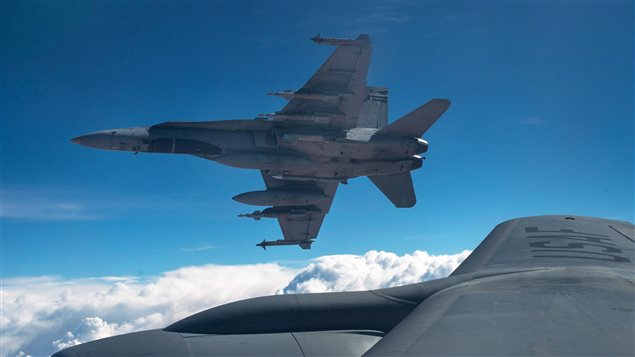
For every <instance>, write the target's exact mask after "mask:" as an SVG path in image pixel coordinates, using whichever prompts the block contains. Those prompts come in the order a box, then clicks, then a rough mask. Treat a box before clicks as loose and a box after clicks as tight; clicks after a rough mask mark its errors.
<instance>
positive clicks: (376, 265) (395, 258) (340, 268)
mask: <svg viewBox="0 0 635 357" xmlns="http://www.w3.org/2000/svg"><path fill="white" fill-rule="evenodd" d="M469 254H470V251H468V250H464V251H463V252H461V253H459V254H453V255H429V254H428V253H427V252H424V251H420V250H417V251H415V252H414V253H412V254H405V255H402V256H399V255H397V254H395V253H390V252H378V251H375V250H372V251H370V252H368V253H366V254H364V255H361V256H360V255H329V256H324V257H320V258H317V259H315V260H314V261H313V262H311V263H310V264H309V265H308V266H307V267H306V268H304V269H303V270H302V271H301V272H300V273H298V274H297V275H296V276H295V277H294V278H293V280H291V282H290V283H289V284H288V285H287V286H286V287H285V288H284V289H283V290H282V292H284V293H285V294H297V293H317V292H329V291H353V290H368V289H379V288H386V287H391V286H399V285H405V284H414V283H418V282H421V281H424V280H430V279H437V278H442V277H446V276H448V275H450V273H451V272H452V271H453V270H454V269H456V267H458V266H459V264H460V263H461V262H462V261H463V260H464V259H465V258H467V256H468V255H469Z"/></svg>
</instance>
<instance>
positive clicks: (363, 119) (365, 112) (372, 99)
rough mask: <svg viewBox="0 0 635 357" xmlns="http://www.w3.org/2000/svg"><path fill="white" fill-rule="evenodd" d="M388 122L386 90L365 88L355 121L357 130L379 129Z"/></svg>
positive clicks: (382, 88)
mask: <svg viewBox="0 0 635 357" xmlns="http://www.w3.org/2000/svg"><path fill="white" fill-rule="evenodd" d="M387 122H388V89H387V88H384V87H367V89H366V98H365V99H364V102H363V103H362V107H361V109H360V112H359V119H358V120H357V127H358V128H377V129H381V128H383V127H385V126H386V123H387Z"/></svg>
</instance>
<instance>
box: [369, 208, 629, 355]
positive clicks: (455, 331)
mask: <svg viewBox="0 0 635 357" xmlns="http://www.w3.org/2000/svg"><path fill="white" fill-rule="evenodd" d="M634 228H635V227H634V226H633V225H632V224H629V223H626V222H618V221H609V220H603V219H595V218H590V217H578V216H540V217H528V218H524V219H515V220H511V221H507V222H504V223H502V224H500V225H498V226H497V227H496V228H495V229H494V230H493V231H492V232H491V233H490V234H489V236H488V237H487V238H486V239H485V240H484V241H483V242H482V243H481V244H480V245H479V246H478V247H477V248H476V250H475V251H474V252H473V253H472V254H471V255H470V256H469V257H468V258H467V259H466V260H465V261H464V262H463V263H462V264H461V265H460V266H459V267H458V268H457V269H456V270H455V271H454V272H453V273H452V275H451V277H450V278H448V279H452V278H459V277H469V279H470V280H469V281H467V282H464V283H461V284H457V285H455V286H453V287H451V288H448V289H445V290H442V291H440V292H438V293H436V294H434V295H432V296H431V297H430V298H428V299H425V300H423V301H422V302H421V303H420V304H419V305H418V306H417V307H416V308H415V309H414V310H413V311H412V312H411V313H410V314H409V315H408V316H407V317H406V318H404V319H403V321H401V322H400V323H399V324H398V325H396V326H395V327H394V328H392V329H391V330H390V332H389V333H388V334H386V336H384V338H383V339H382V340H380V341H379V342H378V343H377V344H376V345H375V346H374V347H373V348H371V349H370V350H369V351H368V352H367V353H366V354H365V355H367V356H386V355H391V356H420V355H431V356H438V355H454V356H464V355H471V356H491V355H500V356H510V355H549V356H554V355H567V356H588V355H594V356H599V355H602V356H622V355H632V354H633V351H635V343H634V339H635V337H634V336H635V333H634V331H635V319H634V318H633V316H634V315H633V309H634V307H635V270H634V266H633V261H634V260H635V254H634V249H633V248H634V239H635V229H634Z"/></svg>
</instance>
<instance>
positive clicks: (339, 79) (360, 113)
mask: <svg viewBox="0 0 635 357" xmlns="http://www.w3.org/2000/svg"><path fill="white" fill-rule="evenodd" d="M314 41H315V42H317V43H319V44H331V45H335V46H337V48H336V50H335V52H334V53H333V54H332V55H331V56H330V57H329V58H328V59H327V61H326V62H325V63H324V64H323V65H322V67H320V69H319V70H318V71H317V72H316V73H315V74H314V75H313V76H312V77H311V78H310V79H309V81H308V82H307V83H306V84H305V85H304V86H303V87H302V88H301V89H299V90H298V91H295V92H292V91H284V92H275V93H270V94H271V95H274V96H278V97H281V98H284V99H286V100H288V103H287V105H286V106H285V107H284V108H283V109H282V110H280V111H278V112H276V113H271V114H266V115H259V116H258V117H257V118H256V119H255V120H251V119H248V120H244V119H243V120H222V121H210V122H167V123H162V124H157V125H153V126H149V127H136V128H125V129H114V130H104V131H99V132H94V133H91V134H88V135H84V136H81V137H77V138H75V139H73V141H74V142H75V143H78V144H81V145H85V146H89V147H94V148H99V149H106V150H117V151H132V152H135V153H139V152H149V153H163V154H186V155H194V156H197V157H201V158H205V159H208V160H213V161H215V162H218V163H220V164H223V165H227V166H230V167H235V168H241V169H255V170H260V171H261V174H262V176H263V180H264V181H265V185H266V186H267V188H266V189H265V190H263V191H255V192H247V193H243V194H240V195H237V196H235V197H234V199H236V200H237V201H239V202H241V203H245V204H250V205H257V206H270V207H269V209H265V210H264V211H255V212H253V213H251V214H244V215H241V216H242V217H250V218H255V219H260V218H277V219H278V222H279V223H280V227H281V228H282V232H283V235H284V239H282V240H277V241H273V242H267V241H263V242H262V243H261V244H259V246H261V247H263V248H265V247H266V246H270V245H299V246H300V247H302V248H305V249H308V248H310V247H311V244H312V243H313V240H314V239H315V238H316V237H317V235H318V232H319V229H320V227H321V224H322V221H323V219H324V216H325V215H326V214H327V213H328V211H329V209H330V206H331V203H332V201H333V198H334V196H335V192H336V190H337V187H338V185H339V184H340V183H347V182H348V180H349V179H352V178H355V177H360V176H367V177H369V179H370V180H371V181H372V182H373V183H374V184H375V185H376V186H377V187H378V188H379V189H380V190H381V191H382V192H383V193H384V194H385V195H386V197H387V198H388V199H389V200H390V201H391V202H392V203H393V204H394V205H395V206H396V207H412V206H413V205H414V204H415V203H416V197H415V193H414V188H413V184H412V179H411V176H410V171H412V170H416V169H418V168H420V167H422V165H423V157H422V156H421V154H423V153H425V152H426V151H427V150H428V142H427V141H425V140H423V139H422V138H421V136H422V135H423V134H424V133H425V132H426V130H427V129H429V128H430V126H432V124H434V122H435V121H436V120H437V119H438V118H439V117H440V116H441V115H442V114H443V112H444V111H445V110H446V109H447V108H448V106H449V101H447V100H443V99H433V100H431V101H429V102H428V103H426V104H424V105H422V106H420V107H419V108H417V109H415V110H414V111H412V112H411V113H410V114H408V115H406V116H404V117H403V118H401V119H399V120H397V121H395V122H393V123H391V124H390V125H388V124H387V110H388V107H387V105H388V104H387V103H388V90H387V89H386V88H383V87H371V86H367V85H366V77H367V72H368V64H369V61H370V52H371V47H370V38H369V37H368V36H367V35H361V36H359V37H358V38H357V39H353V40H344V39H325V38H319V41H318V40H315V39H314ZM265 211H266V213H264V214H263V213H262V212H265Z"/></svg>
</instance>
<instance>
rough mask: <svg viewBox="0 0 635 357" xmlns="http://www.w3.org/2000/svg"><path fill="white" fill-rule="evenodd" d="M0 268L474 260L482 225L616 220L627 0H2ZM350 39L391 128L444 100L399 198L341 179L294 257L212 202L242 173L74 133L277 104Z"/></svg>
mask: <svg viewBox="0 0 635 357" xmlns="http://www.w3.org/2000/svg"><path fill="white" fill-rule="evenodd" d="M1 13H2V15H1V16H2V24H1V26H2V39H1V43H0V44H1V49H0V52H1V53H2V63H1V76H2V84H1V88H0V95H1V108H0V114H1V116H2V120H1V122H2V128H1V135H2V136H1V138H2V188H1V190H2V227H1V235H2V237H1V238H2V246H1V248H2V250H1V258H2V262H1V265H2V272H1V274H0V275H1V276H2V277H15V276H31V275H62V276H65V277H88V276H103V275H144V274H146V275H153V274H158V273H159V272H162V271H165V270H168V269H174V268H177V267H181V266H184V265H197V264H203V263H217V264H242V263H258V262H270V261H278V262H285V263H286V264H289V265H293V264H294V262H298V261H306V260H307V259H311V258H315V257H318V256H322V255H327V254H342V253H352V254H363V253H364V252H366V251H368V250H372V249H377V250H386V251H392V252H396V253H398V254H403V253H407V252H412V251H414V250H417V249H420V250H427V251H429V252H431V253H433V254H439V253H458V252H460V251H462V250H463V249H473V248H474V247H475V246H476V245H477V244H478V243H479V242H480V241H481V240H482V239H483V238H484V237H485V236H486V235H487V233H489V231H490V230H491V229H492V228H493V227H494V225H496V224H497V223H499V222H501V221H503V220H506V219H509V218H514V217H519V216H526V215H537V214H550V213H565V214H579V215H591V216H600V217H604V218H612V219H620V220H626V221H631V222H632V221H633V214H634V212H633V195H634V190H633V186H634V177H633V176H634V167H633V165H634V161H635V160H634V144H633V135H634V128H633V124H634V110H633V98H634V93H633V78H634V76H633V75H634V73H633V63H634V59H633V46H634V45H633V43H634V35H633V3H632V2H626V1H625V2H613V3H611V2H535V3H530V2H517V3H513V4H508V3H501V2H449V3H441V2H429V3H412V2H408V3H401V4H396V3H379V2H373V3H358V2H346V3H339V2H333V3H329V4H328V5H321V4H319V3H317V2H314V3H310V2H307V3H302V4H296V3H292V2H272V3H267V2H258V3H252V2H238V3H232V4H230V3H223V2H191V3H185V4H184V3H176V2H174V3H173V2H160V3H149V2H99V3H88V2H68V3H67V2H26V3H22V2H3V3H2V5H1ZM317 33H320V34H322V35H324V36H343V37H346V36H356V35H357V34H359V33H370V35H371V38H372V41H373V51H374V52H373V57H372V61H371V66H370V72H369V78H368V82H369V84H371V85H381V86H387V87H388V88H389V89H390V102H389V115H390V120H395V119H397V118H399V117H400V116H401V115H403V114H405V113H407V112H408V111H410V110H411V109H413V108H415V107H417V106H419V105H420V104H422V103H424V102H425V101H427V100H429V99H431V98H449V99H451V100H452V106H451V108H450V109H449V110H448V112H446V114H445V115H444V116H443V117H442V118H441V119H440V120H439V121H438V122H437V123H436V124H435V126H434V127H433V128H432V129H431V130H430V131H429V132H428V133H427V134H426V139H427V140H428V141H429V142H430V151H429V153H428V154H427V158H428V159H427V160H426V162H425V165H424V167H423V169H421V170H419V171H416V172H415V173H414V181H415V187H416V192H417V195H418V199H419V200H418V204H417V205H416V206H415V207H414V208H411V209H396V208H394V207H393V206H392V205H391V204H390V202H389V201H388V200H387V199H386V198H384V197H383V196H382V194H381V193H380V192H379V191H378V190H377V189H376V188H375V187H374V186H372V184H371V183H370V182H369V181H368V180H367V179H365V178H359V179H355V180H353V181H351V182H350V184H349V185H347V186H341V188H340V189H339V191H338V193H337V195H336V198H335V201H334V204H333V207H332V209H331V213H330V214H329V216H327V219H326V220H325V223H324V225H323V227H322V230H321V232H320V236H319V238H318V240H317V242H316V244H314V247H313V249H312V250H311V251H302V250H300V249H298V248H296V247H282V248H280V249H269V250H268V251H267V252H263V251H262V250H261V249H259V248H257V247H255V246H254V244H255V243H257V242H260V241H262V239H268V240H270V239H278V238H280V237H281V233H280V231H279V228H278V226H277V223H276V222H275V221H273V220H265V221H260V222H256V221H252V220H245V219H240V218H237V217H236V215H237V214H239V213H244V212H249V211H251V210H253V207H249V206H244V205H241V204H239V203H237V202H234V201H233V200H231V197H232V196H234V195H236V194H238V193H242V192H246V191H252V190H257V189H261V188H262V187H263V183H262V182H261V178H260V175H259V173H258V172H257V171H249V170H238V169H233V168H229V167H225V166H221V165H219V164H216V163H213V162H209V161H206V160H201V159H198V158H194V157H185V156H179V155H152V154H145V155H144V154H141V155H136V156H135V155H132V154H130V153H120V152H106V151H98V150H90V149H88V148H84V147H80V146H78V145H74V144H72V143H71V142H70V141H69V139H70V138H72V137H74V136H77V135H79V134H83V133H86V132H89V131H94V130H100V129H108V128H117V127H126V126H136V125H151V124H155V123H159V122H163V121H168V120H188V121H199V120H200V121H204V120H215V119H239V118H253V117H254V116H255V115H257V114H259V113H266V112H272V111H275V110H278V109H279V108H281V107H282V106H283V105H284V101H283V100H282V99H278V98H272V97H267V96H266V95H265V93H267V92H269V91H273V90H284V89H296V88H299V87H301V86H302V84H303V83H304V82H305V81H306V80H307V79H308V78H309V76H310V75H311V74H312V73H313V71H315V70H316V69H317V68H318V67H319V65H320V64H321V63H322V62H323V61H324V60H325V59H326V57H328V55H329V54H330V52H331V51H332V50H333V48H331V47H328V46H317V45H315V44H314V43H312V42H310V41H308V38H309V37H311V36H314V35H315V34H317Z"/></svg>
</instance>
